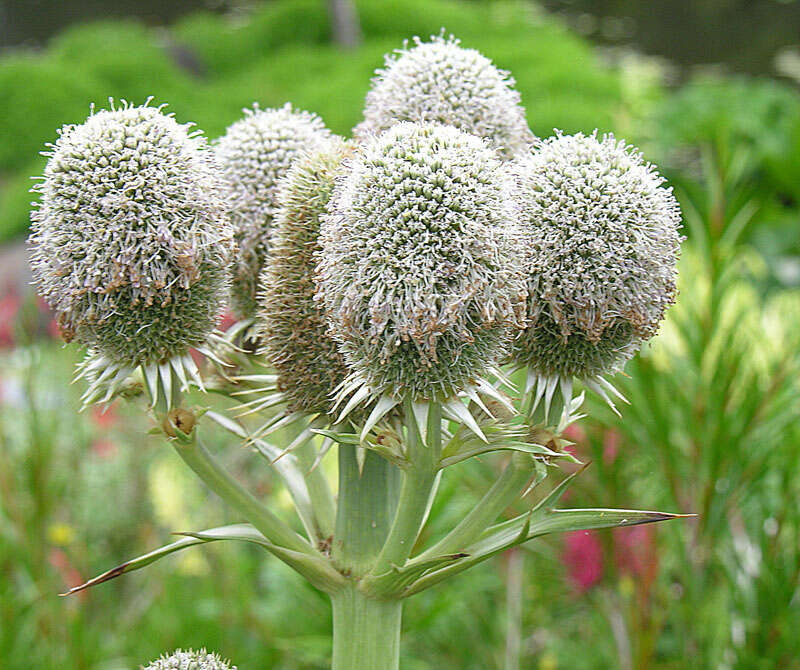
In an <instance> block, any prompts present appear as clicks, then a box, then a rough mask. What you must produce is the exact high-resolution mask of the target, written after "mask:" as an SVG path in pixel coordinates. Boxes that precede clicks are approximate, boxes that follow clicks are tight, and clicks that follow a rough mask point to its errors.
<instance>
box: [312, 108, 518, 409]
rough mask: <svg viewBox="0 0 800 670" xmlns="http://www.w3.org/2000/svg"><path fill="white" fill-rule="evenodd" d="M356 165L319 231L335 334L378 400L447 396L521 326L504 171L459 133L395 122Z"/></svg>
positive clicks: (323, 288) (322, 283) (321, 286)
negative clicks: (381, 396) (380, 396)
mask: <svg viewBox="0 0 800 670" xmlns="http://www.w3.org/2000/svg"><path fill="white" fill-rule="evenodd" d="M348 167H349V169H348V170H347V171H346V173H344V174H343V176H342V178H341V179H340V181H339V182H338V183H337V185H336V188H335V190H334V194H333V196H332V198H331V202H330V204H329V208H328V214H327V215H325V216H323V224H322V235H321V245H322V249H323V253H322V254H321V255H320V264H319V266H318V293H319V296H320V299H321V300H323V301H324V305H325V309H326V314H327V317H328V320H329V324H330V328H331V333H332V334H333V336H334V337H335V338H336V339H337V340H338V341H339V342H340V343H341V350H342V352H343V353H344V354H345V358H346V360H347V362H348V364H349V365H350V366H351V367H353V368H354V370H355V371H356V373H358V374H359V375H360V376H361V377H362V378H363V380H364V382H365V383H366V384H367V386H368V387H369V388H370V389H371V392H372V393H373V394H377V393H387V394H390V395H394V396H395V397H399V396H403V395H406V394H408V395H410V396H411V397H412V398H414V399H417V398H424V399H432V398H439V399H441V398H448V397H450V396H452V395H453V394H454V393H457V392H458V391H460V390H462V389H463V388H464V387H465V386H466V385H468V384H470V383H471V382H473V381H475V379H476V378H477V377H479V376H480V375H482V374H484V373H485V372H486V371H487V369H488V367H489V366H491V365H492V364H493V362H494V361H495V359H496V358H497V356H498V355H500V354H502V353H503V351H504V349H505V347H506V344H507V342H508V338H509V334H510V332H511V330H512V324H513V325H514V326H517V325H518V324H519V322H520V320H521V319H522V318H523V317H524V304H525V302H524V300H525V286H524V277H523V276H522V273H521V266H518V260H519V251H518V249H517V247H516V243H517V241H518V240H517V238H516V237H515V233H514V231H515V228H514V227H512V226H510V225H509V224H510V222H512V221H513V220H514V218H515V212H514V211H513V209H512V202H513V201H512V199H511V198H510V197H509V192H508V189H507V185H508V182H507V179H506V178H505V176H504V173H503V171H502V170H501V162H500V161H499V159H498V158H497V156H496V154H495V152H494V151H492V149H491V148H490V147H489V146H488V145H487V144H486V143H485V142H484V141H483V140H481V139H479V138H477V137H474V136H472V135H468V134H467V133H464V132H462V131H460V130H457V129H456V128H453V127H450V126H440V125H435V124H421V125H418V124H414V123H399V124H397V125H396V126H394V127H393V128H391V129H390V130H388V131H386V132H385V133H384V134H382V135H380V136H378V137H377V138H374V139H373V140H371V141H370V142H369V143H367V144H366V145H365V146H363V147H362V149H361V151H360V153H358V154H357V155H356V156H355V157H354V158H353V160H352V161H351V162H350V164H349V166H348Z"/></svg>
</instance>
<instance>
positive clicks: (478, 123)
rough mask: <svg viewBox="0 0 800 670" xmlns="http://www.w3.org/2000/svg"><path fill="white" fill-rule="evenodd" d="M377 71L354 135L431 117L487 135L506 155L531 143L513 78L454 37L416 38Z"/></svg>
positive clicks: (429, 119) (522, 149) (519, 150)
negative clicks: (412, 43) (410, 44)
mask: <svg viewBox="0 0 800 670" xmlns="http://www.w3.org/2000/svg"><path fill="white" fill-rule="evenodd" d="M376 74H377V76H376V77H375V78H374V79H373V80H372V88H371V90H370V91H369V93H367V100H366V107H365V109H364V120H363V121H362V122H361V123H360V124H359V125H358V126H357V127H356V129H355V134H356V136H357V137H361V138H364V137H366V136H369V135H371V134H375V133H380V132H382V131H384V130H386V129H388V128H390V127H391V126H392V125H394V124H395V123H397V122H398V121H413V122H426V121H429V122H435V123H442V124H447V125H451V126H455V127H456V128H459V129H460V130H463V131H465V132H468V133H471V134H473V135H477V136H478V137H483V138H486V139H488V140H489V141H490V142H491V144H492V146H494V147H495V149H498V150H500V152H501V153H502V155H503V156H504V157H506V158H510V157H512V156H513V155H515V154H518V153H520V152H521V151H524V150H525V149H526V147H527V146H528V145H529V144H530V143H531V142H532V141H533V135H532V134H531V131H530V130H529V128H528V124H527V122H526V120H525V110H524V109H523V108H522V106H521V105H520V97H519V93H517V91H516V90H515V89H514V80H513V78H512V77H511V76H510V75H509V73H507V72H504V71H502V70H498V69H497V68H496V67H495V66H494V65H493V64H492V62H491V61H490V60H489V59H488V58H486V57H485V56H483V55H482V54H481V53H479V52H478V51H475V50H474V49H464V48H462V47H461V46H460V45H459V41H458V40H457V39H455V38H453V37H452V36H451V37H450V38H448V39H446V38H445V37H444V36H442V35H440V36H435V37H432V38H431V41H430V42H422V41H421V40H420V39H419V38H414V46H413V47H412V48H410V49H409V48H406V49H402V50H398V51H397V52H396V53H395V54H392V55H388V56H387V57H386V66H385V68H384V69H382V70H377V72H376Z"/></svg>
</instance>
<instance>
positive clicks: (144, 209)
mask: <svg viewBox="0 0 800 670" xmlns="http://www.w3.org/2000/svg"><path fill="white" fill-rule="evenodd" d="M48 155H49V160H48V163H47V166H46V168H45V174H44V178H43V181H42V182H41V183H40V184H39V185H38V186H37V190H38V191H39V193H41V202H40V205H39V207H38V209H36V210H34V211H33V213H32V215H31V219H32V222H33V224H32V234H31V237H30V244H31V247H32V252H31V253H32V265H33V272H34V277H35V280H36V283H37V284H38V287H39V291H40V293H41V295H42V296H43V297H44V299H45V300H46V301H47V303H48V304H49V305H50V306H51V307H52V308H53V309H54V310H55V312H56V314H57V315H58V319H59V325H60V328H61V331H62V333H63V334H64V337H65V339H67V340H68V341H69V340H70V339H72V338H76V339H78V340H79V341H81V342H82V343H84V344H87V345H90V346H91V347H93V348H94V349H95V350H96V351H97V352H98V353H99V354H100V355H102V356H104V357H106V358H108V359H110V360H113V361H116V362H119V363H123V364H125V365H127V366H131V367H134V366H136V365H140V364H148V363H160V362H163V361H165V360H168V359H170V358H172V357H174V356H181V355H184V354H186V353H187V351H188V348H189V347H191V346H197V345H202V343H203V342H205V341H206V339H207V337H208V336H209V334H210V333H211V331H212V330H213V329H214V327H215V324H216V322H217V318H218V315H219V313H220V312H221V310H222V307H223V305H224V302H225V300H226V299H227V292H228V280H227V267H228V264H229V261H230V258H231V255H232V251H233V232H232V229H231V226H230V224H229V221H228V218H227V215H226V213H225V207H224V201H223V196H222V187H221V180H220V178H219V170H218V168H217V166H216V163H215V161H214V158H213V154H212V153H211V152H210V151H209V150H208V149H207V146H206V142H205V140H204V139H203V138H202V137H201V136H200V135H199V133H198V132H192V131H191V128H190V126H189V125H181V124H179V123H177V122H176V121H175V120H174V119H173V118H172V116H171V115H166V114H164V113H162V111H161V108H154V107H149V106H147V105H145V106H140V107H136V106H132V105H128V104H123V105H122V106H121V107H120V108H118V109H113V108H112V109H111V110H103V111H99V112H97V113H94V114H92V115H91V116H90V117H89V118H88V120H87V121H86V122H85V123H83V124H82V125H71V126H65V127H64V128H62V130H61V131H60V136H59V138H58V140H57V141H56V143H55V144H54V145H52V151H51V152H49V154H48Z"/></svg>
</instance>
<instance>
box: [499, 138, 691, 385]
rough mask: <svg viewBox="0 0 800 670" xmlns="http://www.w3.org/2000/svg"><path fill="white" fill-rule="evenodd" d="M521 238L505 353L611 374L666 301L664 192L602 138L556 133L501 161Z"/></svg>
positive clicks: (672, 203)
mask: <svg viewBox="0 0 800 670" xmlns="http://www.w3.org/2000/svg"><path fill="white" fill-rule="evenodd" d="M511 172H513V175H514V179H515V183H516V194H517V199H518V201H519V204H520V205H519V206H520V209H521V224H522V228H523V233H524V235H525V236H526V238H527V248H528V251H529V255H528V291H529V297H528V319H529V325H528V327H527V329H526V330H525V331H524V333H523V334H522V336H521V337H520V338H518V339H517V340H516V342H515V346H514V351H513V357H514V359H515V360H516V361H517V362H519V363H521V364H525V365H528V366H529V367H530V368H531V369H533V370H535V371H536V372H537V373H538V374H539V375H541V376H543V377H561V378H571V377H576V378H579V379H584V380H591V379H593V378H597V377H600V376H602V375H604V374H606V373H614V372H617V371H618V370H619V369H620V368H621V367H622V365H623V364H624V363H625V361H627V360H628V359H629V358H630V357H631V356H633V354H634V353H635V352H636V351H637V350H638V349H639V347H640V346H641V344H642V342H644V341H645V340H647V339H649V338H651V337H652V336H653V335H654V334H655V333H656V331H657V329H658V326H659V323H660V322H661V320H662V318H663V316H664V312H665V310H666V309H667V307H669V305H671V304H672V303H673V302H674V301H675V295H676V286H675V279H676V264H677V259H678V254H679V250H680V249H679V248H680V242H681V237H680V235H679V232H678V231H679V228H680V218H681V217H680V210H679V207H678V204H677V202H676V200H675V198H674V197H673V195H672V191H671V189H669V188H666V187H665V186H664V179H663V178H662V177H660V176H659V175H658V173H657V172H656V171H655V170H654V168H653V166H652V165H650V164H649V163H645V162H643V160H642V156H641V154H639V153H638V152H637V151H635V150H634V149H632V148H631V147H629V146H627V145H626V144H625V143H624V142H621V141H618V140H616V139H615V138H614V137H613V136H612V135H605V136H603V137H602V138H598V136H597V133H594V134H593V135H590V136H586V135H583V134H580V133H579V134H577V135H572V136H569V135H561V134H559V135H557V136H555V137H551V138H549V139H547V140H544V141H541V142H538V143H537V145H536V147H535V149H534V150H533V152H532V153H530V154H529V155H527V156H525V157H522V158H519V159H518V160H517V161H515V162H514V163H513V164H511Z"/></svg>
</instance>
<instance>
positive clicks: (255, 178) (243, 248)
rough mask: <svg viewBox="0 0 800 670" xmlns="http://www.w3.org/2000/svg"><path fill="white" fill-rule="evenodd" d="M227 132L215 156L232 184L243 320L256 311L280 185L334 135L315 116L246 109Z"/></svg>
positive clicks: (236, 289)
mask: <svg viewBox="0 0 800 670" xmlns="http://www.w3.org/2000/svg"><path fill="white" fill-rule="evenodd" d="M244 111H245V117H244V118H243V119H240V120H239V121H237V122H236V123H234V124H233V125H231V126H230V128H228V130H227V132H226V133H225V135H224V136H223V137H221V138H220V139H219V141H218V143H217V145H216V153H217V156H218V157H219V161H220V164H221V165H222V169H223V173H224V175H225V179H226V182H227V184H228V189H229V194H228V200H229V208H230V217H231V221H232V222H233V226H234V229H235V231H236V240H237V242H238V245H239V249H238V255H237V259H236V266H235V268H234V276H233V296H232V297H233V303H234V304H233V307H234V309H235V310H236V311H237V312H238V315H239V316H240V317H243V318H247V317H252V316H253V315H254V313H255V310H256V293H257V288H258V276H259V274H260V272H261V269H262V268H263V266H264V261H265V259H266V257H267V254H268V251H269V237H270V230H271V228H272V221H273V217H274V216H275V210H276V207H277V205H276V202H275V195H276V192H277V188H278V181H279V180H280V178H281V177H283V176H284V175H285V174H286V172H287V170H288V169H289V167H290V166H291V164H292V162H293V161H294V160H295V159H296V158H297V157H298V156H299V155H301V154H302V153H304V152H306V151H313V150H315V149H317V148H320V147H321V146H322V144H323V143H324V142H325V141H326V140H327V139H328V138H330V136H331V133H330V131H329V130H328V129H327V128H326V127H325V124H324V123H323V122H322V119H320V118H319V117H318V116H317V115H315V114H310V113H309V112H303V111H300V110H293V109H292V106H291V105H290V104H288V103H287V104H286V105H285V106H284V107H281V108H280V109H263V110H262V109H259V108H258V106H254V108H253V109H252V110H250V109H246V110H244Z"/></svg>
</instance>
